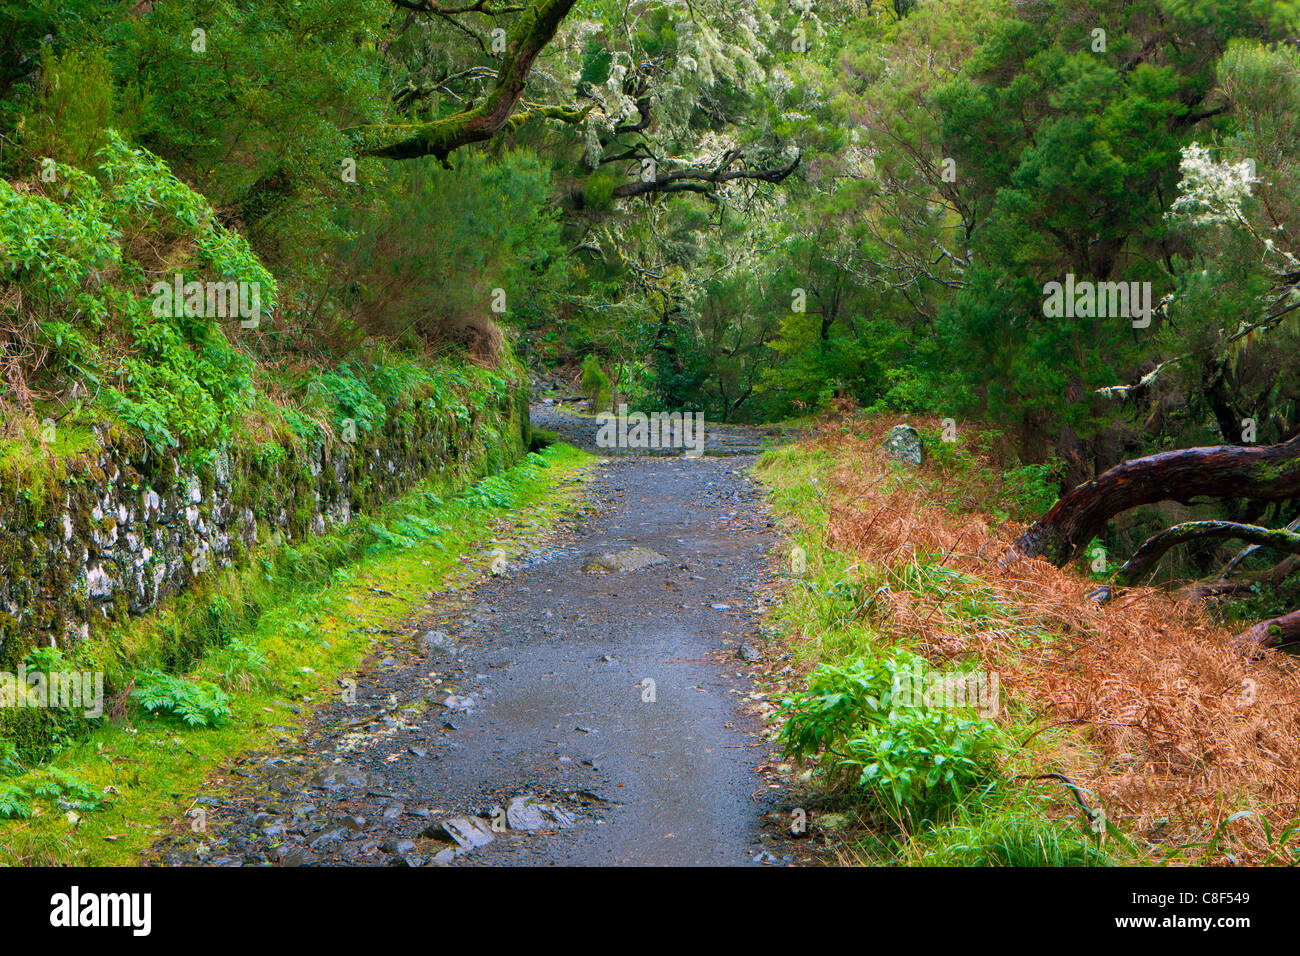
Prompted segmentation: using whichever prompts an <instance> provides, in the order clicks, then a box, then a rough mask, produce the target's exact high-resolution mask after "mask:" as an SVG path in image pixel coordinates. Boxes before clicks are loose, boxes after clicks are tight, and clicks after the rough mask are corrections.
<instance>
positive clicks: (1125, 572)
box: [1115, 521, 1300, 585]
mask: <svg viewBox="0 0 1300 956" xmlns="http://www.w3.org/2000/svg"><path fill="white" fill-rule="evenodd" d="M1204 538H1239V539H1241V540H1242V541H1250V542H1251V543H1253V544H1256V545H1259V546H1260V547H1264V548H1276V549H1277V550H1278V551H1285V552H1287V553H1288V554H1300V534H1295V533H1293V532H1291V531H1287V530H1284V529H1273V528H1261V527H1259V526H1258V525H1253V524H1238V523H1236V522H1235V521H1187V522H1184V523H1183V524H1176V525H1174V526H1173V527H1172V528H1166V529H1165V530H1164V531H1161V532H1160V533H1159V534H1157V535H1153V536H1152V537H1150V538H1148V539H1147V540H1146V541H1145V542H1144V543H1143V545H1142V547H1140V548H1138V549H1137V551H1135V552H1134V553H1133V557H1131V558H1129V559H1128V563H1126V564H1125V565H1124V567H1122V568H1120V569H1119V573H1118V574H1117V575H1116V576H1115V583H1116V584H1119V585H1129V584H1136V583H1137V582H1138V581H1140V580H1142V578H1143V577H1144V576H1145V575H1146V574H1148V573H1149V572H1150V571H1151V570H1152V569H1153V568H1154V567H1155V566H1156V563H1157V562H1158V561H1159V560H1160V559H1161V558H1162V557H1164V554H1165V552H1166V551H1168V550H1169V549H1170V548H1172V547H1174V546H1175V545H1179V544H1185V543H1186V542H1188V541H1197V540H1201V539H1204Z"/></svg>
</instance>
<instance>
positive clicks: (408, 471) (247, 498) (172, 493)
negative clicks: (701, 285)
mask: <svg viewBox="0 0 1300 956" xmlns="http://www.w3.org/2000/svg"><path fill="white" fill-rule="evenodd" d="M457 398H458V400H459V401H463V402H464V404H463V405H459V404H456V403H452V404H448V403H446V402H443V403H439V402H436V401H433V400H431V399H430V398H429V396H428V395H425V394H420V393H415V394H413V395H411V396H409V397H408V398H406V399H405V400H403V401H401V402H398V403H397V404H396V407H394V408H392V409H390V414H388V415H387V417H386V419H385V421H384V423H383V425H382V426H380V427H379V428H377V429H376V430H374V431H372V432H362V433H360V434H358V435H357V438H356V441H355V443H352V444H346V443H341V442H338V441H334V442H331V443H326V442H324V441H322V440H312V441H308V440H302V439H297V438H296V437H294V436H291V435H281V436H277V440H276V441H275V442H272V443H262V444H255V443H251V442H249V443H236V444H234V445H232V446H231V447H229V448H226V449H221V450H219V451H218V453H217V454H216V455H215V456H214V458H213V461H212V462H210V463H208V464H205V465H197V466H193V467H183V466H182V464H181V459H180V458H179V456H177V455H176V454H175V453H170V454H161V453H159V452H157V451H156V450H154V449H153V448H151V447H150V446H149V445H148V444H147V443H146V442H145V441H144V440H143V439H142V438H140V437H139V436H137V435H133V434H131V433H129V432H126V431H124V430H123V429H121V428H118V427H116V426H107V427H104V428H101V429H99V430H98V434H97V446H96V447H94V448H92V449H91V450H89V451H86V452H83V453H82V454H79V455H76V456H74V457H72V458H70V459H67V460H66V461H61V462H58V463H57V464H51V465H50V466H49V467H46V468H42V469H40V470H39V471H38V472H35V473H33V472H31V471H30V470H28V471H22V470H19V469H17V468H6V466H4V465H0V669H4V670H13V669H14V668H15V667H16V665H17V664H18V663H19V662H20V661H22V660H23V658H24V657H25V656H26V655H27V653H28V652H29V651H30V649H31V648H32V647H33V646H37V645H40V646H47V645H54V646H59V647H62V648H65V649H70V648H72V647H74V646H75V645H76V644H77V643H79V642H82V641H85V640H87V639H88V638H89V637H90V636H91V635H92V634H101V633H104V632H106V631H107V630H108V629H110V628H112V627H113V625H115V624H120V623H121V622H123V621H125V620H127V619H128V618H129V617H131V616H139V615H142V614H147V613H149V612H150V611H152V610H153V609H154V608H156V607H157V606H158V605H159V603H160V602H162V601H163V600H165V599H166V598H167V597H169V596H170V595H174V594H177V593H179V592H182V591H185V590H187V589H191V588H193V587H194V586H195V585H196V584H202V583H203V582H205V581H207V580H211V579H213V578H214V576H215V575H217V574H218V572H221V571H224V570H225V569H229V568H238V567H240V566H242V565H243V564H245V563H246V562H247V561H248V560H249V558H250V555H253V554H260V555H265V554H266V553H268V552H273V551H274V550H275V549H277V548H279V547H281V546H283V544H285V543H286V542H300V541H303V540H305V539H309V538H312V537H316V536H319V535H322V534H323V533H325V532H326V531H327V530H328V529H330V528H334V527H338V526H340V525H346V524H348V523H349V522H350V521H351V519H352V518H353V516H355V515H357V514H365V513H370V512H373V511H375V510H376V509H378V508H379V507H380V506H381V505H383V504H385V503H386V502H389V501H391V500H392V499H393V498H395V497H397V496H398V495H401V494H402V493H403V492H405V491H406V490H408V489H409V488H411V487H412V486H413V485H414V484H416V483H417V482H419V481H422V480H424V479H427V478H430V477H432V476H438V477H439V478H440V480H441V481H444V482H445V483H446V485H447V487H449V488H456V487H459V486H463V485H464V484H465V483H467V482H470V481H473V480H475V479H476V478H478V477H481V476H482V475H483V474H488V473H495V472H497V471H500V470H502V469H503V468H506V467H509V465H511V464H512V463H513V462H514V461H516V460H517V459H518V458H519V457H520V456H521V455H522V454H523V453H524V452H525V451H526V448H525V437H524V434H523V432H524V430H525V429H526V427H527V395H526V393H525V392H524V390H523V387H522V386H509V387H506V388H504V389H494V390H487V391H476V390H472V389H470V388H468V387H467V388H465V389H464V390H463V393H462V394H459V395H458V396H457ZM462 412H467V414H463V413H462ZM268 449H270V450H269V451H268ZM178 650H179V649H178ZM189 656H190V654H189V652H188V651H185V650H182V651H181V652H180V653H179V654H178V658H187V657H189Z"/></svg>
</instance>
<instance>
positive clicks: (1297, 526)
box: [1219, 515, 1300, 579]
mask: <svg viewBox="0 0 1300 956" xmlns="http://www.w3.org/2000/svg"><path fill="white" fill-rule="evenodd" d="M1286 530H1287V531H1300V515H1297V516H1296V518H1295V520H1294V521H1292V522H1291V523H1290V524H1289V525H1287V526H1286ZM1258 550H1259V545H1257V544H1252V545H1251V546H1250V547H1248V548H1245V549H1244V550H1243V551H1242V552H1241V553H1240V554H1238V555H1237V556H1236V557H1235V558H1233V559H1232V560H1231V561H1229V562H1228V563H1227V564H1226V565H1224V567H1223V570H1222V571H1220V572H1219V577H1220V578H1221V579H1226V578H1227V577H1228V575H1230V574H1231V573H1232V572H1233V571H1235V570H1237V568H1238V567H1239V566H1240V565H1241V562H1243V561H1245V560H1246V559H1247V558H1248V557H1250V556H1251V555H1252V554H1254V553H1255V552H1256V551H1258Z"/></svg>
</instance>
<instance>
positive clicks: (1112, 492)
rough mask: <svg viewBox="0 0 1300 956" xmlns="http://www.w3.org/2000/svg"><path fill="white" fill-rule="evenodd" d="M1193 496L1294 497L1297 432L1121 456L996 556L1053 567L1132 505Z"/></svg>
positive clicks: (1298, 469)
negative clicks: (1278, 440) (1268, 441)
mask: <svg viewBox="0 0 1300 956" xmlns="http://www.w3.org/2000/svg"><path fill="white" fill-rule="evenodd" d="M1197 496H1206V497H1210V498H1260V499H1263V500H1266V501H1285V500H1286V499H1288V498H1294V497H1297V496H1300V434H1298V435H1296V436H1295V437H1293V438H1291V439H1290V440H1289V441H1286V442H1283V443H1282V444H1280V445H1268V446H1265V447H1262V448H1246V447H1241V446H1239V445H1215V446H1210V447H1206V448H1183V449H1180V450H1178V451H1167V452H1161V453H1160V454H1158V455H1150V456H1148V457H1146V458H1135V459H1133V460H1132V461H1125V462H1121V463H1120V464H1118V465H1116V466H1115V467H1114V468H1112V469H1110V470H1109V471H1107V472H1106V473H1105V474H1103V475H1101V476H1099V477H1097V478H1095V479H1093V480H1092V481H1088V482H1085V483H1084V484H1082V485H1080V486H1079V487H1077V488H1075V489H1074V490H1073V491H1071V492H1070V493H1069V494H1068V495H1066V496H1065V497H1063V498H1062V499H1061V500H1060V501H1058V502H1057V503H1056V505H1055V506H1054V507H1053V508H1052V510H1050V511H1049V512H1047V514H1045V515H1044V516H1043V517H1042V518H1040V519H1039V520H1038V521H1037V522H1036V523H1035V524H1034V525H1033V527H1031V528H1029V530H1027V531H1026V532H1025V533H1024V534H1022V535H1021V536H1020V537H1019V538H1018V539H1017V540H1016V543H1015V544H1014V545H1012V546H1011V549H1010V550H1009V551H1008V552H1007V553H1006V555H1005V556H1004V557H1003V559H1002V561H1003V563H1004V564H1005V563H1008V562H1010V561H1014V560H1016V559H1018V558H1037V557H1045V558H1047V559H1048V560H1049V561H1051V562H1052V563H1053V564H1055V565H1056V566H1057V567H1060V566H1061V565H1063V564H1065V562H1067V561H1069V560H1070V559H1071V558H1072V557H1074V555H1075V554H1077V553H1078V551H1079V549H1080V548H1082V547H1083V546H1084V545H1086V544H1087V543H1088V542H1089V541H1090V540H1092V539H1093V538H1094V537H1097V536H1099V535H1100V534H1101V533H1102V531H1103V530H1104V529H1105V527H1106V522H1107V521H1109V520H1110V519H1111V518H1113V517H1114V516H1115V515H1117V514H1120V513H1121V512H1124V511H1128V510H1129V509H1130V508H1135V507H1137V506H1138V505H1146V504H1153V503H1154V502H1157V501H1179V502H1182V503H1183V504H1190V503H1191V500H1192V499H1193V498H1195V497H1197Z"/></svg>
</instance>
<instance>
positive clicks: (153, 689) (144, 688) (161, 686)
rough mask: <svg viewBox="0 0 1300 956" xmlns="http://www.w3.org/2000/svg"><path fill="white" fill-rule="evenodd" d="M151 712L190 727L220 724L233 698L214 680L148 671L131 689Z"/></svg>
mask: <svg viewBox="0 0 1300 956" xmlns="http://www.w3.org/2000/svg"><path fill="white" fill-rule="evenodd" d="M131 696H132V697H134V698H135V699H136V700H137V701H138V702H139V703H140V706H141V707H143V708H144V709H145V710H146V711H148V712H149V713H150V714H155V715H162V716H167V717H175V718H179V719H180V720H183V721H184V722H185V723H187V724H189V725H190V726H191V727H218V726H220V725H221V724H224V723H225V722H226V721H227V720H229V719H230V698H229V697H228V696H226V694H225V693H224V692H223V691H222V690H221V688H219V687H217V686H216V685H215V684H208V683H199V682H194V681H187V680H184V679H183V678H180V677H173V676H172V675H170V674H164V673H162V672H161V671H156V670H150V671H145V672H144V673H143V674H142V675H141V676H140V677H139V679H138V680H137V683H136V687H135V689H134V690H132V691H131Z"/></svg>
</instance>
